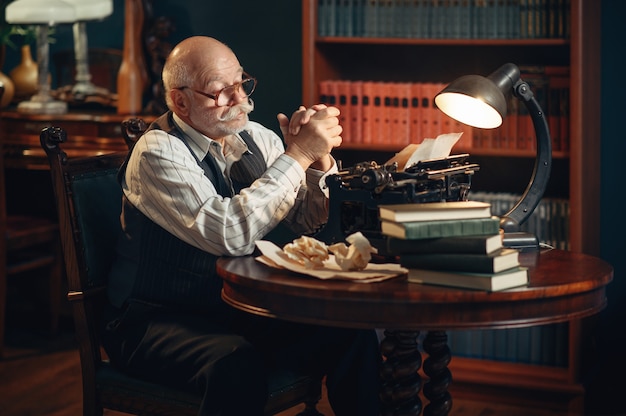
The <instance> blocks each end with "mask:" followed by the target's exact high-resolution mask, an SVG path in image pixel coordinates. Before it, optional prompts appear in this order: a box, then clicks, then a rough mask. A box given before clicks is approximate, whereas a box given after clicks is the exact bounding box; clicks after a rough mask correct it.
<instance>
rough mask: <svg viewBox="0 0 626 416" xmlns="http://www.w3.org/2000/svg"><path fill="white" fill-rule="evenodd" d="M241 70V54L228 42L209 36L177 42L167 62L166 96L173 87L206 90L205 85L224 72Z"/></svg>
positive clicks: (164, 80) (164, 74) (217, 78)
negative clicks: (238, 56)
mask: <svg viewBox="0 0 626 416" xmlns="http://www.w3.org/2000/svg"><path fill="white" fill-rule="evenodd" d="M239 70H241V64H240V63H239V60H238V59H237V56H236V55H235V54H234V52H233V51H232V50H231V49H230V48H229V47H228V46H226V45H225V44H224V43H222V42H220V41H219V40H217V39H214V38H211V37H208V36H192V37H190V38H187V39H184V40H183V41H181V42H180V43H179V44H178V45H176V46H175V47H174V49H172V51H171V53H170V54H169V56H168V58H167V60H166V61H165V65H164V67H163V74H162V77H163V85H164V87H165V93H166V97H168V98H169V91H170V90H171V89H172V88H177V87H181V86H188V87H194V88H199V89H204V88H203V86H204V84H208V83H209V82H212V81H219V79H220V77H221V76H222V74H229V73H232V72H233V71H239ZM168 105H169V103H168Z"/></svg>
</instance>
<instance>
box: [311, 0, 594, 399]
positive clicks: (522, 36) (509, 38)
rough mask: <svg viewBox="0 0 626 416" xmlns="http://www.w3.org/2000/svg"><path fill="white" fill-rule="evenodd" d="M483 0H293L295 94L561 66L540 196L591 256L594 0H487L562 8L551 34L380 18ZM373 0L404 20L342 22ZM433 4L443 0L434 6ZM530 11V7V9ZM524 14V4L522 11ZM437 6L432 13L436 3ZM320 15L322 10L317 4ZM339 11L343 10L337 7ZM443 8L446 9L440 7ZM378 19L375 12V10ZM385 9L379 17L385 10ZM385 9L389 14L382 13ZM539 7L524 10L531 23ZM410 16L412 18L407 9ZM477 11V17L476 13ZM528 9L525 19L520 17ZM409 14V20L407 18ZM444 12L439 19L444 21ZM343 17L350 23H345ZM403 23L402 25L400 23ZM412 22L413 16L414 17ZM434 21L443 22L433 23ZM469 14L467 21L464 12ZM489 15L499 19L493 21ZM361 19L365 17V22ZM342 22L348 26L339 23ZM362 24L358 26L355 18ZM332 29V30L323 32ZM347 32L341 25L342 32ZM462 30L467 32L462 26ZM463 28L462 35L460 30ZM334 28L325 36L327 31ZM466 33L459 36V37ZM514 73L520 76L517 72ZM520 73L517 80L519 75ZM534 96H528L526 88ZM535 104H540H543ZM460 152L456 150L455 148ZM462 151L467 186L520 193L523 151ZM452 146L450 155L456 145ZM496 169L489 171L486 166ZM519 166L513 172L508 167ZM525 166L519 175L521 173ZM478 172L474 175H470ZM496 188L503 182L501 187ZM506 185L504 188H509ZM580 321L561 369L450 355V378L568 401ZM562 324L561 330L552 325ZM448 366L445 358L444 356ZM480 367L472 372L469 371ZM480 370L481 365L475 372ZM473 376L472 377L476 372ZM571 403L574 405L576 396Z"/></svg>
mask: <svg viewBox="0 0 626 416" xmlns="http://www.w3.org/2000/svg"><path fill="white" fill-rule="evenodd" d="M493 3H494V2H492V1H488V0H486V1H480V0H479V1H475V2H472V1H463V0H460V1H458V2H443V1H439V2H438V1H435V0H431V1H422V0H416V1H405V0H391V1H387V0H380V1H377V0H353V1H352V2H350V1H343V0H334V1H330V0H302V23H303V25H302V27H303V33H302V42H303V55H302V71H303V72H302V82H303V87H302V94H303V102H304V104H305V105H311V104H313V103H316V102H319V101H320V100H321V98H322V97H321V94H320V83H321V82H322V81H327V80H344V81H364V80H373V81H378V82H386V83H445V84H447V83H449V82H450V81H452V80H454V79H455V78H457V77H459V76H461V75H465V74H480V75H488V74H490V73H491V72H492V71H494V70H495V69H497V68H498V67H500V66H501V65H502V64H504V63H506V62H513V63H515V64H517V65H518V66H520V67H522V66H528V67H544V66H548V67H560V68H566V69H568V72H569V76H568V79H567V81H566V86H565V87H566V88H567V89H568V92H569V98H568V101H569V117H568V120H567V122H566V128H567V130H568V133H569V135H568V138H567V139H568V141H567V146H562V147H560V148H558V149H555V150H554V151H553V159H554V162H553V172H552V174H551V180H550V184H549V189H548V191H547V192H546V197H550V196H553V194H554V195H556V196H558V197H562V198H564V199H565V200H566V201H567V202H568V205H569V215H568V217H569V218H568V224H567V227H568V233H569V234H568V247H569V249H570V250H572V251H576V252H584V253H588V254H592V255H598V254H599V249H600V247H599V245H600V244H599V242H600V238H599V237H600V236H599V228H600V227H599V212H600V207H599V204H600V202H599V201H600V186H599V184H600V140H599V137H600V108H599V106H600V4H599V3H598V2H597V1H595V0H543V1H539V2H534V1H527V0H512V1H504V2H497V3H499V4H502V3H504V4H508V5H513V6H522V7H526V6H527V5H528V4H535V3H536V4H540V5H545V6H546V10H548V12H547V15H546V18H548V17H550V16H551V15H550V11H549V10H551V9H549V7H551V6H558V7H561V6H563V7H564V10H563V13H562V14H561V17H562V18H563V19H565V20H564V21H563V24H564V25H565V28H566V29H565V30H564V31H563V33H560V34H558V35H555V34H549V33H548V32H542V33H541V34H536V33H535V34H529V33H521V32H519V33H517V34H516V33H505V34H502V33H500V34H499V35H497V34H496V35H487V34H485V33H482V34H476V32H475V31H474V32H472V30H471V29H467V27H465V26H462V27H463V28H464V29H463V30H465V32H463V31H462V30H456V29H458V28H457V26H459V25H463V23H459V22H463V21H464V20H468V19H467V15H465V16H466V17H465V19H460V20H456V21H454V20H452V19H453V17H450V14H448V15H445V14H443V13H440V14H437V13H434V12H433V11H432V10H431V11H430V12H429V13H430V14H429V15H430V16H434V17H432V18H431V20H430V23H429V24H430V26H429V27H430V28H431V29H432V28H433V27H437V28H441V27H442V26H446V25H447V27H448V30H449V31H450V33H446V32H445V29H437V30H439V31H435V29H432V30H431V31H430V32H428V31H427V32H426V33H425V32H424V31H419V30H417V29H415V28H413V29H411V28H410V27H408V28H407V27H406V26H407V25H408V26H410V25H411V23H410V19H408V18H406V19H404V20H403V18H398V16H402V15H403V14H405V15H409V14H414V13H412V12H411V13H408V12H407V9H405V10H404V13H399V14H396V15H395V17H393V18H390V17H389V15H388V13H389V12H388V11H386V10H384V6H388V5H394V4H395V5H396V6H398V7H411V5H412V4H413V5H414V6H415V7H421V6H423V5H428V4H430V5H431V6H432V5H434V4H440V5H444V4H465V5H477V4H481V5H482V4H484V5H487V4H493ZM333 4H335V5H336V6H337V7H338V8H336V9H335V13H337V15H335V19H334V24H335V26H334V28H332V29H329V28H328V27H327V26H326V25H325V24H322V28H321V30H322V32H323V33H325V34H326V36H320V34H319V31H318V29H319V28H320V26H319V25H320V18H323V16H322V17H320V16H319V15H318V10H319V9H318V8H319V6H322V7H330V6H332V5H333ZM367 4H369V5H376V4H377V5H378V7H380V8H379V9H378V11H377V13H374V14H377V15H378V17H377V18H378V19H379V20H381V21H384V20H385V19H390V21H391V22H392V25H394V24H395V25H396V26H400V25H404V26H405V27H403V28H402V27H400V28H396V29H398V31H397V32H393V30H390V29H389V28H387V29H385V30H379V31H378V32H376V33H374V34H371V32H367V31H368V30H371V28H366V27H363V25H361V24H360V23H355V22H358V19H357V20H354V18H353V19H352V20H346V15H345V10H340V8H341V7H347V8H348V9H349V8H352V13H353V17H354V13H355V11H356V10H358V7H360V6H364V5H367ZM442 7H443V6H442ZM537 10H539V9H537ZM526 11H527V10H526ZM439 12H442V10H441V9H440V10H439ZM491 12H492V13H494V14H491V15H489V16H490V18H489V19H487V20H488V21H494V19H502V18H503V16H502V14H503V13H504V12H502V11H497V10H495V11H494V10H492V11H491ZM322 13H326V12H325V11H323V12H322ZM340 13H344V14H340ZM448 13H449V10H448ZM381 16H382V17H381ZM385 16H387V17H385ZM391 16H394V15H393V14H391ZM538 16H540V15H539V14H537V15H534V17H531V18H536V19H537V20H536V21H537V22H539V21H540V20H541V18H540V17H538ZM414 18H415V16H414ZM481 18H484V16H483V17H481ZM527 18H528V16H527V17H526V19H527ZM416 19H418V18H416ZM444 19H445V20H444ZM348 21H350V23H346V22H348ZM407 21H408V22H409V23H407ZM414 21H417V22H419V19H418V20H414ZM441 21H445V22H450V23H447V24H446V25H441V24H439V23H441ZM470 21H471V19H470ZM498 21H499V20H498ZM369 22H370V24H371V21H369ZM346 24H348V25H352V28H351V29H346V28H345V27H343V26H345V25H346ZM365 26H367V24H366V25H365ZM333 30H334V32H333ZM350 30H351V31H350ZM468 30H469V31H468ZM461 32H462V33H465V35H463V34H461ZM331 33H335V35H331ZM468 33H469V35H468ZM523 77H524V75H523ZM524 79H526V77H524ZM535 94H537V93H536V92H535ZM544 111H546V112H547V111H548V109H547V108H544ZM402 147H404V146H403V145H401V144H393V143H389V142H383V143H377V142H375V141H372V142H371V143H367V144H366V143H359V141H358V140H357V141H353V140H346V141H345V143H344V144H343V145H342V147H341V149H340V150H339V151H338V152H337V154H336V157H337V158H338V159H342V160H343V161H344V164H345V165H350V164H351V163H354V162H359V161H363V160H376V161H379V162H382V161H384V160H387V158H388V157H390V156H391V155H393V153H394V152H395V151H398V150H400V149H401V148H402ZM459 150H461V149H459ZM462 150H463V152H467V153H469V154H470V157H471V158H472V160H473V161H477V162H478V163H479V164H480V165H481V171H480V172H479V173H478V174H477V175H476V180H475V181H474V185H473V189H474V188H477V189H476V190H477V191H493V190H494V189H495V188H498V186H502V185H501V184H497V181H498V180H500V181H501V180H502V178H503V177H504V178H506V177H507V176H508V177H510V181H511V184H513V183H515V181H516V180H518V181H519V180H521V179H520V178H522V179H523V180H522V184H521V186H522V188H521V189H510V190H509V191H517V192H519V193H521V192H523V190H524V187H525V184H526V183H527V182H528V179H529V177H530V176H529V175H530V173H529V172H530V171H531V168H532V163H533V162H534V157H535V153H534V151H533V150H532V149H519V148H498V147H495V146H490V145H489V144H487V145H484V146H480V147H472V146H470V147H468V148H466V149H462ZM454 151H455V152H457V153H459V152H458V151H457V149H454ZM492 166H493V167H496V168H497V171H496V173H495V174H494V172H493V171H492V172H489V170H488V169H489V168H490V167H492ZM518 167H519V169H518ZM527 172H528V173H527ZM479 176H480V181H479V180H478V179H479V178H478V177H479ZM504 186H505V187H506V184H505V185H504ZM511 186H513V185H511ZM585 326H586V325H585V323H584V322H579V321H575V322H574V323H571V324H568V325H567V328H566V331H565V332H566V333H567V334H566V337H567V346H566V349H567V358H566V360H565V363H564V366H563V367H558V368H553V367H550V366H545V365H535V364H532V365H526V364H519V363H512V362H501V363H499V362H498V361H497V360H496V361H494V363H495V364H493V365H492V363H491V361H489V365H485V364H486V361H485V360H480V359H471V358H468V359H463V360H461V361H459V360H457V363H456V365H457V366H458V367H459V368H460V369H461V371H460V372H457V373H456V374H457V376H456V380H457V381H458V380H459V379H461V380H465V381H468V382H470V383H471V382H475V381H479V382H480V383H482V384H485V385H487V384H490V385H510V386H512V387H515V386H521V385H524V384H526V385H532V384H533V383H535V385H537V386H540V387H542V388H543V389H544V390H546V389H547V390H552V391H554V392H560V393H562V394H564V395H566V396H568V397H570V399H571V400H570V399H567V400H565V401H566V402H568V403H569V404H568V406H574V405H575V404H573V403H579V401H578V400H579V399H578V398H576V399H574V398H571V395H573V396H576V395H578V394H580V393H581V391H582V387H581V386H580V377H581V371H582V357H581V354H582V349H583V344H584V343H583V340H584V327H585ZM559 331H562V329H559ZM452 365H455V364H454V363H453V364H452ZM479 368H480V371H478V369H479ZM485 368H488V371H485ZM477 373H480V374H481V375H477ZM579 404H580V403H579Z"/></svg>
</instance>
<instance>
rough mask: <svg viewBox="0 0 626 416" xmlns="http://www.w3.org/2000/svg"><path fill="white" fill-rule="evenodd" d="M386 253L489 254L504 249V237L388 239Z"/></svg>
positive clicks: (494, 235) (472, 236)
mask: <svg viewBox="0 0 626 416" xmlns="http://www.w3.org/2000/svg"><path fill="white" fill-rule="evenodd" d="M385 243H386V244H385V247H384V249H385V251H386V252H387V253H389V254H393V255H400V254H406V253H474V254H489V253H493V252H494V251H496V250H498V249H500V248H502V236H500V234H493V235H468V236H458V237H440V238H424V239H412V240H406V239H402V238H395V237H387V239H386V240H385Z"/></svg>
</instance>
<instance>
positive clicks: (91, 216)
mask: <svg viewBox="0 0 626 416" xmlns="http://www.w3.org/2000/svg"><path fill="white" fill-rule="evenodd" d="M40 140H41V145H42V147H43V148H44V150H45V152H46V154H47V156H48V160H49V162H50V173H51V178H52V184H53V188H54V193H55V198H56V201H57V210H58V217H59V230H60V234H61V245H62V248H63V255H64V260H65V265H66V274H67V284H68V300H69V301H70V304H71V305H72V313H73V315H74V324H75V332H76V338H77V341H78V343H79V347H80V356H81V357H80V358H81V367H82V370H83V384H85V383H90V382H93V380H94V378H95V371H96V370H97V368H98V366H99V365H100V363H101V361H102V356H101V352H100V338H99V335H98V328H99V322H98V319H99V316H98V313H99V311H100V310H101V305H102V303H103V302H104V300H105V298H106V290H105V289H106V277H107V273H108V271H109V267H110V265H111V263H112V260H113V256H114V255H115V253H114V251H115V246H116V241H117V238H118V236H119V231H120V221H119V213H120V210H121V189H120V186H119V184H118V182H117V172H118V170H119V168H120V166H121V165H122V163H123V162H124V160H125V158H126V154H127V152H119V153H113V154H106V155H101V156H94V157H87V158H76V159H69V158H68V157H67V155H66V154H65V152H64V151H63V150H62V149H61V147H60V145H61V143H64V142H65V141H66V140H67V135H66V133H65V131H64V130H62V129H60V128H56V127H49V128H46V129H44V130H43V131H42V132H41V136H40ZM83 387H84V388H83V394H84V395H86V396H89V395H90V393H93V395H94V396H95V390H94V389H93V388H92V386H87V388H85V387H86V386H85V385H83ZM88 400H91V403H94V401H95V400H96V398H95V397H84V400H83V401H84V402H87V401H88Z"/></svg>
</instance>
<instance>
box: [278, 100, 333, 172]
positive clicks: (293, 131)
mask: <svg viewBox="0 0 626 416" xmlns="http://www.w3.org/2000/svg"><path fill="white" fill-rule="evenodd" d="M338 116H339V109H338V108H336V107H327V106H326V105H324V104H316V105H313V106H312V107H310V108H308V109H307V108H305V107H304V106H300V108H298V110H296V111H295V112H294V113H293V115H292V116H291V119H289V118H288V117H287V116H286V115H284V114H282V113H281V114H278V116H277V118H278V123H279V125H280V130H281V131H282V133H283V137H284V139H285V144H286V145H287V148H286V150H285V154H286V155H288V156H290V157H292V158H293V159H295V160H296V161H297V162H298V163H300V165H301V166H302V168H303V169H305V170H306V169H307V168H309V167H311V168H314V169H319V170H321V171H324V172H326V171H328V170H329V169H330V168H331V167H332V165H333V161H332V158H331V157H330V152H331V150H332V149H333V148H335V147H339V145H341V140H342V139H341V132H342V127H341V126H340V125H339V118H338Z"/></svg>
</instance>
